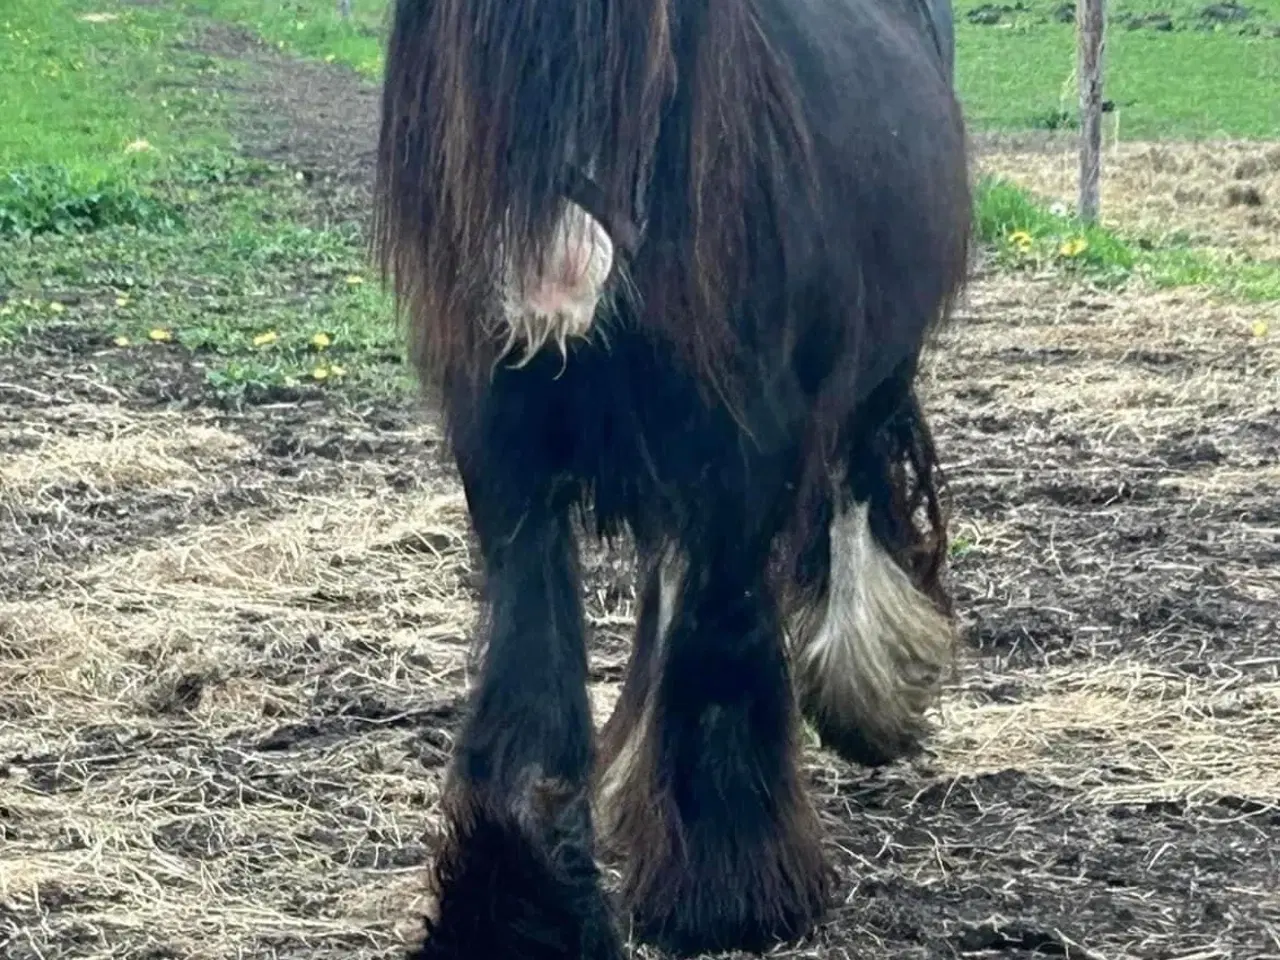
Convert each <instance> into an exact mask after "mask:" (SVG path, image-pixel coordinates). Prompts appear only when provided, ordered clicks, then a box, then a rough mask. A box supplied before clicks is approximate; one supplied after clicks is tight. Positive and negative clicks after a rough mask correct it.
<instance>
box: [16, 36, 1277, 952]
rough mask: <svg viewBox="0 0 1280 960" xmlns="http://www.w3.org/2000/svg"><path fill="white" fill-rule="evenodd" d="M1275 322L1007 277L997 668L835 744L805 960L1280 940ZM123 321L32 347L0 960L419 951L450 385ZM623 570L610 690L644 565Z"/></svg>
mask: <svg viewBox="0 0 1280 960" xmlns="http://www.w3.org/2000/svg"><path fill="white" fill-rule="evenodd" d="M207 42H208V44H209V47H210V49H211V50H213V51H214V52H216V53H218V54H219V55H222V56H227V57H235V58H240V59H246V60H250V61H252V62H253V63H254V64H255V66H256V68H257V69H256V71H255V73H254V76H255V77H256V78H257V79H256V80H255V82H254V83H253V85H252V88H249V89H244V90H241V91H240V92H241V93H242V94H244V102H245V116H244V119H243V124H244V127H243V130H242V134H243V135H244V139H245V140H246V142H252V143H253V144H254V148H253V149H254V150H255V151H256V152H258V153H259V154H262V155H266V156H270V157H272V158H274V159H277V160H284V161H287V162H289V163H290V164H293V165H296V166H297V167H299V168H301V169H305V170H307V171H308V172H309V173H310V174H311V175H312V176H313V178H314V179H313V182H314V184H315V194H316V198H317V199H316V205H317V216H320V215H324V216H333V215H342V216H358V215H359V213H360V211H361V209H362V204H361V198H362V196H363V191H364V190H365V189H366V188H367V176H368V160H369V156H370V152H369V145H370V137H371V135H372V130H373V122H374V115H375V106H376V98H375V95H374V94H373V92H372V91H371V90H369V89H368V88H367V87H363V86H362V85H361V84H360V83H359V82H357V81H356V80H355V79H353V78H352V77H351V76H350V75H348V74H346V73H345V72H343V71H341V70H338V69H336V68H332V67H324V66H317V65H307V64H298V63H293V62H291V61H288V60H285V59H282V58H281V57H280V56H278V55H276V54H274V53H272V52H269V51H267V50H265V49H263V48H260V47H258V46H256V45H254V44H252V43H250V42H248V41H247V40H246V39H245V38H243V37H240V36H239V35H237V34H234V33H229V32H227V31H211V32H210V33H209V35H208V40H207ZM988 146H989V147H991V149H992V150H994V151H995V152H989V155H988V157H987V161H988V162H990V163H992V164H994V165H996V166H999V165H1000V163H1001V162H1002V158H1003V162H1010V160H1009V158H1010V157H1014V158H1015V159H1016V157H1018V156H1023V155H1022V154H1017V153H1016V152H1014V153H1001V152H1000V151H1001V150H1003V149H1004V148H1003V147H1002V146H1001V145H1000V144H993V145H988ZM1156 149H1158V150H1159V151H1161V152H1162V153H1163V154H1168V155H1169V156H1184V157H1192V156H1193V155H1194V156H1199V155H1200V154H1198V153H1195V149H1196V148H1187V150H1185V151H1184V150H1182V148H1179V147H1178V146H1177V145H1164V146H1161V147H1159V148H1152V150H1156ZM1233 149H1236V148H1233ZM1238 149H1241V150H1246V149H1248V150H1252V151H1254V153H1255V154H1256V155H1257V156H1258V157H1261V158H1263V160H1266V159H1267V158H1269V157H1271V156H1273V155H1274V150H1275V149H1276V148H1275V147H1266V146H1265V145H1264V146H1261V147H1249V148H1246V147H1239V148H1238ZM1180 151H1181V152H1180ZM1269 151H1271V152H1269ZM1038 155H1040V156H1050V155H1051V151H1046V150H1040V151H1039V154H1038ZM1135 155H1143V154H1141V151H1135ZM1151 155H1154V154H1151ZM1019 162H1020V161H1019ZM1044 162H1045V164H1046V165H1049V164H1050V161H1049V160H1046V161H1044ZM1187 162H1192V161H1191V160H1188V161H1187ZM1259 162H1260V163H1261V162H1263V161H1259ZM1047 168H1048V167H1046V169H1047ZM1258 169H1259V170H1262V169H1263V168H1262V167H1259V168H1258ZM1267 169H1268V170H1269V168H1267ZM1171 176H1174V177H1175V179H1176V171H1175V173H1174V174H1171ZM1157 179H1158V178H1157ZM1132 182H1133V183H1134V186H1135V189H1139V188H1140V187H1141V183H1142V182H1143V180H1142V178H1141V177H1134V178H1132ZM1150 184H1151V185H1150V189H1152V190H1171V189H1176V185H1174V186H1171V185H1170V184H1168V183H1165V182H1164V181H1160V182H1159V183H1156V182H1155V180H1151V181H1150ZM1148 199H1149V200H1150V201H1151V203H1152V204H1155V205H1157V206H1158V205H1159V204H1160V203H1163V202H1164V200H1165V199H1166V198H1165V196H1164V194H1161V195H1159V196H1151V197H1148ZM1132 202H1133V204H1134V205H1135V208H1138V207H1141V206H1142V200H1141V199H1140V198H1136V199H1134V200H1133V201H1132ZM1188 216H1189V217H1190V218H1192V219H1195V218H1196V214H1195V212H1194V211H1191V212H1190V213H1189V214H1188ZM1211 228H1213V224H1208V225H1207V227H1206V229H1211ZM1242 229H1243V230H1244V231H1245V232H1246V233H1247V232H1248V229H1250V228H1249V226H1248V224H1245V227H1244V228H1242ZM1225 242H1228V241H1227V240H1225V239H1224V243H1225ZM1259 321H1262V322H1264V323H1266V324H1268V325H1269V330H1270V331H1271V332H1270V333H1269V334H1267V335H1259V334H1258V329H1259V328H1258V326H1257V324H1258V322H1259ZM1277 335H1280V315H1278V314H1277V311H1276V308H1275V307H1274V305H1272V306H1270V307H1267V306H1249V305H1242V304H1231V303H1221V302H1216V301H1214V300H1213V299H1211V298H1210V297H1209V296H1207V295H1204V294H1201V293H1197V292H1187V291H1182V292H1172V293H1169V292H1166V293H1159V294H1157V293H1151V292H1144V291H1142V290H1129V291H1126V292H1121V293H1114V292H1112V293H1107V292H1101V291H1098V290H1094V289H1091V288H1089V287H1088V286H1087V285H1085V284H1078V283H1072V282H1069V281H1066V280H1063V279H1062V278H1060V277H1058V278H1055V277H1053V276H1043V277H1040V276H1033V275H1019V276H1016V277H1015V276H1009V275H1001V274H997V273H990V272H984V270H983V269H982V268H979V269H978V271H977V275H976V276H975V279H974V283H973V285H972V287H971V290H970V292H969V295H968V299H967V302H966V304H965V306H964V309H963V310H962V315H961V317H960V318H959V322H958V323H957V324H956V326H955V328H954V330H953V331H951V332H950V333H949V334H947V335H946V336H945V338H944V339H943V341H942V342H941V343H940V345H939V348H938V350H937V351H936V352H935V353H934V354H933V355H932V358H931V361H930V364H929V367H928V372H927V377H926V384H925V396H926V402H927V406H928V409H929V410H930V411H931V415H932V418H933V422H934V426H935V430H936V433H937V435H938V437H939V441H940V443H941V446H942V450H943V455H944V458H945V463H946V466H947V468H948V472H949V476H950V487H949V493H948V506H949V509H950V512H951V515H952V518H953V519H952V523H953V531H954V535H955V537H956V557H955V561H954V564H953V569H952V576H953V580H954V586H955V593H956V596H957V599H958V603H959V608H960V611H961V615H962V617H963V621H964V625H965V643H964V649H963V651H962V656H961V663H960V666H959V668H958V672H957V676H956V678H955V682H954V683H953V685H952V687H951V689H950V690H949V692H948V694H947V697H946V699H945V702H944V703H943V704H942V707H941V710H940V715H939V718H938V719H939V724H940V726H939V732H938V735H937V737H936V738H935V740H934V741H933V743H932V744H931V746H930V749H929V752H928V753H927V755H925V756H924V757H922V758H920V759H919V760H917V761H915V762H913V763H910V764H906V765H901V766H897V767H894V768H891V769H888V770H886V771H881V772H878V773H868V772H867V771H864V770H861V769H858V768H855V767H850V766H847V765H845V764H843V763H841V762H839V761H837V760H835V759H833V758H832V757H831V756H829V755H827V754H825V753H822V752H820V751H811V752H809V753H808V754H807V755H806V757H805V765H806V768H807V770H808V772H809V774H810V775H811V780H812V789H813V791H814V794H815V796H816V797H817V798H818V802H819V804H820V807H821V811H822V815H823V819H824V822H825V825H826V829H827V832H828V841H827V845H828V851H829V853H830V855H831V857H832V858H833V860H834V861H835V862H836V863H837V864H838V866H839V868H840V871H841V876H842V879H843V887H842V893H843V900H842V902H841V903H840V905H839V906H838V907H837V908H836V909H835V910H834V912H833V914H832V916H831V918H830V921H829V922H828V923H827V924H826V925H825V926H824V927H823V928H822V929H821V930H820V931H819V932H818V934H817V935H816V936H815V937H814V938H813V940H812V941H810V942H807V943H804V944H800V945H796V946H792V947H790V948H788V949H786V950H783V951H782V952H781V953H780V954H779V956H783V957H813V958H822V960H837V958H838V960H845V958H853V957H873V956H874V957H895V958H897V957H901V958H926V957H928V958H934V957H938V958H942V957H955V956H964V957H973V958H979V957H992V958H995V957H999V958H1017V957H1030V956H1033V955H1038V956H1070V957H1081V958H1089V960H1093V958H1108V960H1118V958H1124V957H1142V958H1179V960H1212V958H1240V960H1244V958H1262V957H1280V892H1277V884H1278V883H1280V843H1277V840H1278V839H1280V806H1278V804H1280V739H1278V736H1280V497H1278V496H1277V492H1276V487H1277V483H1280V348H1278V347H1277ZM104 347H105V344H104V343H103V342H102V341H101V339H100V338H99V336H98V335H97V334H95V333H93V332H86V331H80V330H76V329H71V328H54V329H52V330H51V331H50V332H49V333H48V334H47V335H45V336H43V337H42V338H40V339H38V340H35V341H32V342H30V343H28V344H27V345H25V346H24V347H22V348H20V350H19V351H18V353H17V354H13V355H10V356H7V357H6V358H5V365H4V366H3V368H2V369H3V374H2V375H0V570H2V571H3V575H2V576H0V945H2V946H0V955H3V956H4V957H5V958H6V960H37V958H39V960H59V958H69V957H94V958H108V957H111V958H130V960H141V958H146V960H161V958H170V957H172V958H220V960H221V958H233V957H234V958H299V960H301V958H304V957H305V958H308V960H317V958H324V957H335V958H336V957H343V958H374V957H388V958H389V957H396V956H399V955H400V953H401V951H402V949H403V944H404V938H405V937H408V936H412V934H413V925H414V918H415V916H416V915H417V914H418V913H420V911H421V909H422V906H423V897H422V884H423V878H424V868H425V865H426V864H427V861H428V856H429V850H430V837H431V830H432V828H433V826H434V822H435V819H434V818H435V806H434V804H435V801H436V799H437V791H438V787H439V776H440V772H441V769H442V767H443V765H444V763H445V762H446V759H447V756H448V751H449V749H450V744H451V737H452V735H453V732H454V731H455V730H456V727H457V723H458V719H459V712H460V709H461V706H462V701H461V699H460V698H461V695H462V692H463V690H464V688H465V684H466V682H467V679H468V676H469V667H470V661H469V658H468V652H469V636H470V629H471V626H472V623H473V619H474V616H475V607H474V601H475V598H476V588H477V576H476V571H475V564H474V559H473V553H472V550H473V547H472V544H471V541H470V537H469V534H468V532H467V524H466V516H465V511H464V506H463V503H462V499H461V496H460V492H459V488H458V485H457V483H456V480H455V478H454V475H453V472H452V470H451V468H450V467H449V466H448V465H447V463H445V462H444V461H443V460H442V458H441V451H440V439H439V432H438V429H437V428H436V426H435V425H434V417H433V416H432V415H431V413H430V411H424V410H422V409H420V408H419V407H418V406H417V404H415V403H414V402H412V401H408V400H406V401H404V402H403V403H394V404H391V403H386V402H382V403H378V404H376V405H369V404H362V403H360V402H358V401H343V400H341V399H339V398H337V397H336V396H328V397H325V396H320V397H317V398H311V399H306V400H304V401H301V402H295V403H278V404H271V405H257V406H254V405H250V406H247V407H245V408H244V409H241V410H227V409H223V408H222V407H221V406H219V405H218V404H217V403H215V402H214V401H213V398H212V395H211V394H210V393H209V392H208V390H207V389H206V388H205V386H204V384H203V382H202V381H201V378H200V377H199V376H198V375H196V374H195V373H194V372H193V370H192V368H191V366H190V364H189V361H188V359H187V358H185V357H184V355H183V354H182V353H181V352H180V350H178V349H177V348H174V349H172V350H166V349H163V348H159V349H156V350H151V351H149V352H147V353H146V354H145V355H143V356H144V357H145V359H136V358H135V359H133V360H130V359H129V355H127V354H124V355H122V354H121V352H120V351H107V350H105V349H104ZM122 365H124V366H123V368H122ZM589 567H590V570H589V585H588V594H589V598H588V599H589V609H590V617H591V622H592V625H593V628H594V635H595V636H594V641H593V642H594V649H593V674H592V675H593V695H594V696H595V697H596V698H597V700H598V703H599V706H600V708H601V712H602V713H603V712H604V711H605V710H606V709H607V706H608V705H609V703H610V702H611V699H612V697H613V696H614V695H615V693H616V685H617V681H618V679H619V673H620V669H621V664H622V659H623V656H624V654H625V642H626V636H627V633H628V630H629V629H630V626H631V618H632V614H633V593H632V589H631V586H630V584H629V582H628V581H627V580H626V578H625V576H624V575H623V574H624V573H625V569H626V565H625V558H621V559H619V558H609V557H604V556H602V555H599V554H593V556H592V557H591V559H590V563H589Z"/></svg>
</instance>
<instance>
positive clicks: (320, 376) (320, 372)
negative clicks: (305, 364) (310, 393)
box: [311, 367, 329, 380]
mask: <svg viewBox="0 0 1280 960" xmlns="http://www.w3.org/2000/svg"><path fill="white" fill-rule="evenodd" d="M311 379H312V380H328V379H329V369H328V367H316V368H315V369H314V370H312V371H311Z"/></svg>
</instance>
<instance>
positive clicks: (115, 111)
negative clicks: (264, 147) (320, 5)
mask: <svg viewBox="0 0 1280 960" xmlns="http://www.w3.org/2000/svg"><path fill="white" fill-rule="evenodd" d="M9 2H10V4H12V5H10V6H6V7H5V8H4V12H3V14H2V15H0V37H4V38H5V39H6V42H5V43H4V45H3V46H0V349H3V346H4V344H6V343H10V344H11V343H13V342H14V341H16V340H20V339H22V338H24V337H27V336H30V335H33V334H35V333H38V332H39V331H41V330H42V329H45V328H47V327H48V326H50V325H51V324H71V325H75V326H79V327H82V328H88V329H90V330H92V331H95V332H97V333H98V334H99V335H100V336H101V338H102V341H103V342H104V343H106V344H116V349H119V350H121V351H126V352H132V353H136V352H137V351H139V350H168V349H174V348H175V345H177V347H179V348H184V349H186V350H189V351H191V355H192V356H193V358H194V360H195V362H196V363H197V364H199V365H201V366H203V368H204V369H205V371H206V376H207V378H208V380H209V382H210V383H211V384H212V385H213V386H214V387H216V388H217V389H218V390H220V391H222V392H225V393H228V394H237V393H242V392H244V391H245V390H247V389H251V388H254V387H258V386H264V385H265V386H271V385H286V384H290V383H296V382H303V381H307V382H312V383H315V382H318V381H317V379H316V377H317V371H319V375H320V376H322V377H323V378H324V381H323V382H325V383H327V384H334V383H343V384H348V385H364V386H366V387H368V388H369V389H377V390H385V389H388V388H391V389H397V388H398V387H399V386H400V385H402V384H403V383H404V382H405V381H406V379H407V377H406V372H405V365H404V362H403V350H402V347H401V339H402V338H401V337H400V335H399V333H398V331H397V330H396V329H395V326H394V323H393V320H392V312H391V309H390V304H389V303H388V302H387V301H386V300H385V298H384V297H383V295H382V294H381V291H380V289H379V287H378V285H377V284H376V283H372V282H370V283H366V282H364V280H365V252H364V248H363V244H362V241H361V238H360V236H359V235H358V232H357V229H356V227H355V226H353V225H342V226H338V227H316V226H308V225H307V224H309V223H311V222H312V221H313V220H314V205H313V203H312V201H311V200H310V199H309V197H308V195H307V187H306V185H305V184H304V183H301V182H299V181H298V180H297V179H295V176H294V174H293V173H292V172H291V171H289V170H287V169H285V168H284V167H281V166H279V165H272V164H265V163H256V162H251V161H247V160H245V159H243V158H240V157H238V156H236V155H235V154H234V153H233V152H232V151H231V150H230V149H229V147H230V146H231V143H232V140H231V137H230V135H229V133H228V120H229V117H230V114H229V111H228V107H227V104H226V103H224V102H223V101H222V99H221V98H220V97H219V96H218V94H217V84H216V83H213V84H211V83H210V82H209V81H210V79H211V76H214V77H215V79H216V75H220V74H233V73H234V72H235V71H236V70H238V69H241V68H240V66H239V65H238V64H234V63H229V62H226V61H223V60H220V59H218V58H216V57H212V56H207V55H204V54H200V53H197V52H191V51H190V50H189V49H188V50H185V51H184V50H180V49H176V48H175V44H176V43H177V41H179V40H186V39H190V38H191V37H192V36H194V31H193V30H192V29H191V24H190V21H189V20H187V19H186V18H184V16H183V15H182V14H181V13H180V12H178V13H175V12H173V11H170V10H166V9H163V8H151V7H137V8H120V7H118V6H116V5H114V4H112V5H101V6H100V5H98V4H92V3H86V2H80V0H9ZM358 6H359V4H358V2H357V7H358ZM103 9H105V10H107V11H108V12H109V13H110V14H111V15H112V16H111V17H110V18H108V19H106V20H101V19H98V18H91V19H90V20H88V21H86V20H83V19H81V17H82V16H83V15H85V14H86V13H87V14H96V13H98V12H100V10H103ZM42 65H43V66H42ZM144 141H145V143H144ZM263 335H266V336H263Z"/></svg>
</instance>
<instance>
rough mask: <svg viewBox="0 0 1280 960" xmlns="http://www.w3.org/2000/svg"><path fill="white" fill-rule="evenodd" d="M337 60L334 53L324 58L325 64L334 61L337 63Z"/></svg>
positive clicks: (327, 54)
mask: <svg viewBox="0 0 1280 960" xmlns="http://www.w3.org/2000/svg"><path fill="white" fill-rule="evenodd" d="M337 59H338V58H337V57H335V56H334V55H333V54H332V53H326V54H325V57H324V62H325V63H333V61H335V60H337Z"/></svg>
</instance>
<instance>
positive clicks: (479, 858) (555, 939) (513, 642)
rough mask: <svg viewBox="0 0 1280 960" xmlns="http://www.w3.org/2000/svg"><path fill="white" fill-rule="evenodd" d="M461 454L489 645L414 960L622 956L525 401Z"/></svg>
mask: <svg viewBox="0 0 1280 960" xmlns="http://www.w3.org/2000/svg"><path fill="white" fill-rule="evenodd" d="M489 406H490V409H489V410H486V411H485V412H483V413H482V414H480V415H479V416H478V417H477V418H476V419H475V421H473V422H472V423H469V424H464V426H463V427H461V428H460V429H459V430H457V431H456V432H457V436H455V452H456V454H457V460H458V465H459V469H460V472H461V473H462V477H463V482H464V485H465V488H466V493H467V501H468V506H469V508H470V511H471V516H472V520H473V523H474V525H475V528H476V531H477V533H478V536H479V540H480V545H481V552H482V554H483V558H484V567H485V573H486V581H487V584H486V586H487V592H488V595H487V598H486V601H487V603H486V606H487V619H488V621H489V623H488V637H487V640H488V643H487V648H486V650H485V654H484V660H483V666H482V669H481V672H480V676H479V680H478V682H477V684H476V686H475V688H474V690H473V692H472V696H471V703H470V711H469V715H468V718H467V721H466V725H465V728H464V730H463V732H462V735H461V738H460V740H459V742H458V744H457V748H456V753H455V756H454V760H453V763H452V767H451V769H450V775H449V783H448V785H447V787H446V791H445V800H444V810H445V817H446V834H445V836H446V839H445V843H444V846H443V848H442V850H441V851H440V853H439V855H438V858H437V862H436V866H435V874H434V880H435V888H436V889H435V892H436V898H437V909H436V911H435V913H436V916H435V918H434V919H432V920H429V921H428V924H427V926H428V936H427V939H426V942H425V943H424V944H423V946H422V947H421V948H420V949H419V950H418V952H417V953H415V954H414V957H415V958H416V960H461V958H468V960H489V958H498V957H501V958H504V960H579V958H581V960H613V958H616V957H620V956H621V946H620V941H619V938H618V936H617V933H616V930H615V927H614V924H613V921H612V917H611V914H610V910H609V907H608V904H607V901H606V900H605V898H604V895H603V892H602V890H601V886H600V879H599V875H598V870H597V867H596V863H595V859H594V850H593V846H594V844H593V830H592V822H591V797H590V783H589V778H590V772H591V762H592V752H593V751H592V724H591V713H590V709H589V705H588V700H587V691H586V680H587V659H586V649H585V636H584V626H583V614H582V609H581V600H580V591H579V574H578V566H577V563H578V558H577V549H576V543H575V542H574V539H573V533H572V530H571V527H570V523H569V519H568V504H567V503H564V502H562V501H563V499H564V498H563V497H559V498H558V497H557V493H556V489H555V485H554V482H553V477H554V473H555V471H554V470H553V469H552V468H551V465H549V464H547V463H546V462H545V458H546V452H545V450H543V449H542V448H541V446H540V444H539V443H538V441H537V432H536V429H531V428H536V426H537V424H536V423H535V424H529V423H524V422H522V419H523V417H524V416H526V414H524V413H522V412H521V407H522V405H521V404H520V403H519V402H517V401H515V399H514V398H511V399H505V398H503V397H501V396H498V397H491V398H490V399H489Z"/></svg>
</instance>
